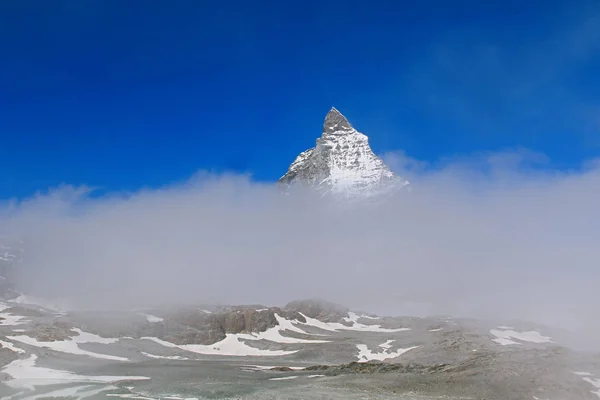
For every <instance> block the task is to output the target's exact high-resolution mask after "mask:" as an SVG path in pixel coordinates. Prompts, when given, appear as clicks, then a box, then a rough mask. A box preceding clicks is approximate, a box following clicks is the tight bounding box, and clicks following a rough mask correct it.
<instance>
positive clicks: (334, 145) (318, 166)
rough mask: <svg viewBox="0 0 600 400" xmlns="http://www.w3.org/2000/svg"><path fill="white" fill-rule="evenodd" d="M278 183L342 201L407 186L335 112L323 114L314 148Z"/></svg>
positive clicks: (362, 137) (296, 161)
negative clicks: (297, 184)
mask: <svg viewBox="0 0 600 400" xmlns="http://www.w3.org/2000/svg"><path fill="white" fill-rule="evenodd" d="M278 183H279V184H283V185H287V186H290V185H293V184H296V183H302V184H305V185H308V186H310V187H313V188H315V189H317V190H318V191H320V192H322V193H324V194H328V193H331V194H334V195H338V196H343V197H357V196H359V197H370V196H373V195H378V194H382V193H387V192H389V191H390V190H393V189H399V188H402V187H404V186H406V185H408V182H407V181H406V180H404V179H402V178H400V177H397V176H395V175H394V173H393V172H392V171H390V169H389V168H388V167H387V165H385V163H384V162H383V161H382V160H381V159H380V158H379V157H377V156H376V155H375V154H374V153H373V150H371V147H370V146H369V139H368V137H367V136H366V135H363V134H362V133H360V132H358V131H357V130H356V129H354V128H353V127H352V125H350V123H349V122H348V120H347V119H346V117H344V116H343V115H342V114H341V113H340V112H339V111H338V110H336V109H335V108H332V109H331V110H330V111H329V113H327V116H326V117H325V123H324V125H323V134H322V135H321V137H320V138H319V139H317V143H316V146H315V147H314V148H312V149H309V150H306V151H304V152H302V153H300V155H299V156H298V157H297V158H296V160H295V161H294V162H293V163H292V164H291V165H290V168H289V169H288V171H287V173H286V174H285V175H284V176H282V177H281V178H280V179H279V182H278Z"/></svg>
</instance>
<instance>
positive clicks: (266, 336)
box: [237, 314, 329, 344]
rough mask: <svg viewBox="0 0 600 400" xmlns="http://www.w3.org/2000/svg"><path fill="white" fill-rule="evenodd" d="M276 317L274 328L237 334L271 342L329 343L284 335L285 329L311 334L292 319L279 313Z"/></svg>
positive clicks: (247, 338) (245, 337)
mask: <svg viewBox="0 0 600 400" xmlns="http://www.w3.org/2000/svg"><path fill="white" fill-rule="evenodd" d="M275 319H276V320H277V325H276V326H274V327H272V328H269V329H267V330H266V331H264V332H258V333H248V334H244V333H239V334H237V337H239V338H241V339H246V340H268V341H270V342H275V343H290V344H294V343H329V341H328V340H313V339H297V338H293V337H288V336H283V335H282V334H281V332H282V331H285V330H289V331H292V332H297V333H301V334H303V335H309V334H308V333H307V332H305V331H303V330H302V329H300V328H298V327H297V326H295V325H294V324H293V323H292V321H290V320H288V319H285V318H283V317H280V316H279V315H277V314H275Z"/></svg>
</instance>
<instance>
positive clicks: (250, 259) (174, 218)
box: [0, 150, 600, 332]
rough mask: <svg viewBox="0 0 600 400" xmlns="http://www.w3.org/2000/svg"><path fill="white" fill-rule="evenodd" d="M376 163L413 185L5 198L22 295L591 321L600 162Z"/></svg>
mask: <svg viewBox="0 0 600 400" xmlns="http://www.w3.org/2000/svg"><path fill="white" fill-rule="evenodd" d="M385 159H386V161H387V162H388V163H389V164H390V165H391V166H393V168H394V169H395V170H396V172H398V173H399V174H402V175H404V176H408V177H409V178H410V179H411V186H412V191H410V192H402V193H398V194H397V195H395V196H394V197H392V198H389V199H387V200H385V201H380V202H371V203H368V204H352V205H343V204H340V203H339V202H336V201H334V200H331V199H326V198H325V199H324V198H320V197H318V196H316V195H314V194H311V193H310V192H308V191H305V190H302V189H298V190H296V191H295V192H294V193H292V194H289V195H283V194H281V193H280V192H279V191H278V189H277V188H275V187H274V185H273V184H271V183H260V182H254V181H253V180H252V178H251V177H250V176H246V175H241V176H239V175H219V176H215V175H209V174H206V173H199V174H197V175H196V176H194V177H192V178H191V179H189V180H188V181H186V182H182V183H177V184H173V185H169V186H165V187H161V188H148V189H142V190H139V191H136V192H132V193H109V194H103V195H101V196H99V195H95V192H94V190H91V189H89V188H86V187H73V186H69V185H64V186H61V187H58V188H54V189H51V190H49V191H48V192H45V193H38V194H36V195H35V196H33V197H31V198H28V199H24V200H21V201H10V202H6V203H4V204H3V205H1V206H0V208H1V211H0V227H1V230H2V232H0V233H8V234H10V235H13V236H14V235H18V236H19V237H22V238H23V239H24V242H25V245H26V259H25V261H24V264H23V265H22V268H21V271H20V275H19V280H20V282H19V284H20V288H21V289H22V291H23V292H25V293H27V294H31V295H35V296H38V297H43V298H54V299H55V298H59V299H65V300H68V303H69V304H70V305H71V306H72V307H74V308H88V309H89V308H105V309H123V308H132V307H142V306H168V305H174V304H181V303H192V302H193V303H225V304H265V305H284V304H285V303H287V302H288V301H291V300H294V299H298V298H308V297H319V298H323V299H327V300H330V301H335V302H338V303H341V304H344V305H346V306H349V307H351V308H357V309H360V310H365V311H372V312H377V313H382V314H386V315H407V314H408V315H421V316H423V315H433V314H446V315H453V316H465V317H480V318H481V317H485V318H508V319H512V318H520V319H528V320H533V321H537V322H541V323H545V324H550V325H553V326H558V327H562V328H565V329H573V330H588V331H591V330H594V331H595V332H600V322H598V321H597V319H596V318H595V316H596V315H597V310H598V308H599V306H600V292H598V291H597V284H598V282H600V268H599V267H598V261H599V260H600V245H599V243H598V242H599V241H598V239H599V238H600V207H599V205H598V198H599V197H600V168H599V166H598V164H597V163H594V162H589V163H587V164H586V165H585V167H582V168H581V169H579V170H577V171H572V172H558V171H555V170H552V169H551V168H534V166H535V165H537V164H538V163H540V162H542V163H543V162H545V161H544V160H545V159H544V157H540V156H539V155H535V153H530V152H524V151H522V150H519V151H515V152H505V153H500V154H483V155H477V156H475V157H471V158H468V159H453V160H444V161H442V162H440V163H438V164H436V165H430V164H427V163H423V162H419V161H418V160H412V159H410V158H408V157H406V156H405V155H404V154H403V153H401V152H398V153H391V154H387V155H386V156H385Z"/></svg>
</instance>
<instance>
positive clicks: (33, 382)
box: [1, 354, 150, 390]
mask: <svg viewBox="0 0 600 400" xmlns="http://www.w3.org/2000/svg"><path fill="white" fill-rule="evenodd" d="M36 360H37V356H36V355H35V354H32V355H31V356H29V358H26V359H23V360H15V361H13V362H11V363H10V364H8V365H6V366H5V367H4V368H2V370H1V371H2V372H4V373H5V374H8V375H9V376H10V377H11V379H8V380H6V381H4V384H6V385H7V386H9V387H11V388H14V389H28V390H35V388H36V386H45V385H55V384H64V383H74V382H90V383H115V382H121V381H133V380H146V379H150V378H148V377H146V376H86V375H77V374H74V373H72V372H69V371H62V370H56V369H50V368H44V367H37V366H36V365H35V364H36Z"/></svg>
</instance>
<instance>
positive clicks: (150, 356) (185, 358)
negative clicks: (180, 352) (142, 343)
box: [140, 351, 189, 361]
mask: <svg viewBox="0 0 600 400" xmlns="http://www.w3.org/2000/svg"><path fill="white" fill-rule="evenodd" d="M140 353H142V354H143V355H145V356H146V357H148V358H156V359H161V360H182V361H185V360H189V358H187V357H181V356H157V355H154V354H150V353H146V352H143V351H141V352H140Z"/></svg>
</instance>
